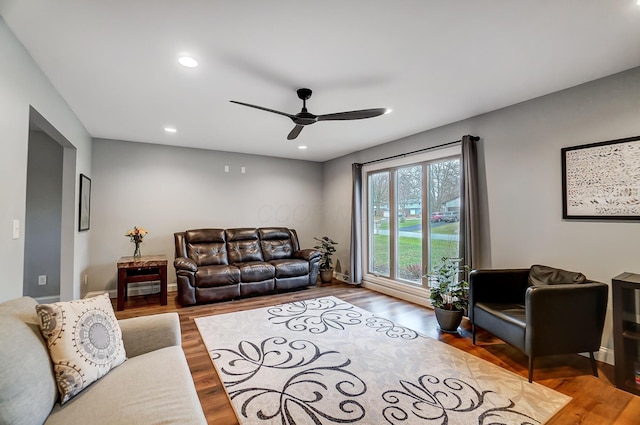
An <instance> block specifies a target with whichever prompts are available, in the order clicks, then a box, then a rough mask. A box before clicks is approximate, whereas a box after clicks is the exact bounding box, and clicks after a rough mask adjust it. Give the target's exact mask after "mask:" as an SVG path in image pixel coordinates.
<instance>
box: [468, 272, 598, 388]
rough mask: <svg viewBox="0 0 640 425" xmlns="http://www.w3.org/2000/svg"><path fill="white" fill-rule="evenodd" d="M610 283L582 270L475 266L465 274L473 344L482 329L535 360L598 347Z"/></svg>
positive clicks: (594, 371) (592, 365) (591, 353)
mask: <svg viewBox="0 0 640 425" xmlns="http://www.w3.org/2000/svg"><path fill="white" fill-rule="evenodd" d="M608 292H609V287H608V286H607V285H606V284H604V283H601V282H595V281H592V280H588V279H587V278H586V277H585V276H584V275H583V274H582V273H575V272H567V271H565V270H561V269H554V268H551V267H547V266H541V265H534V266H532V267H531V268H529V269H493V270H491V269H486V270H474V271H472V272H471V273H470V275H469V320H470V321H471V325H472V334H473V344H474V345H475V344H476V331H477V328H478V327H480V328H482V329H484V330H486V331H488V332H490V333H492V334H493V335H495V336H497V337H498V338H500V339H501V340H503V341H504V342H506V343H508V344H510V345H512V346H514V347H516V348H517V349H519V350H520V351H522V352H523V353H525V354H526V355H527V356H528V357H529V382H531V381H532V379H533V359H534V358H535V357H541V356H551V355H558V354H571V353H587V352H588V353H589V358H590V360H591V368H592V372H593V374H594V375H595V376H598V369H597V367H596V363H595V358H594V354H593V353H594V352H595V351H598V350H599V349H600V344H601V339H602V331H603V328H604V319H605V314H606V311H607V301H608Z"/></svg>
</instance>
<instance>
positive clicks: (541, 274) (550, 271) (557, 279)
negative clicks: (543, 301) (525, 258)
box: [529, 264, 587, 286]
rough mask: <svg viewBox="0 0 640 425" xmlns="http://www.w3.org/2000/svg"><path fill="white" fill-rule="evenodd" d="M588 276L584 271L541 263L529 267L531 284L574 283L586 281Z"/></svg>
mask: <svg viewBox="0 0 640 425" xmlns="http://www.w3.org/2000/svg"><path fill="white" fill-rule="evenodd" d="M586 281H587V277H586V276H585V275H583V274H582V273H577V272H570V271H567V270H562V269H556V268H553V267H549V266H542V265H539V264H536V265H533V266H531V268H530V269H529V285H531V286H537V285H562V284H572V283H585V282H586Z"/></svg>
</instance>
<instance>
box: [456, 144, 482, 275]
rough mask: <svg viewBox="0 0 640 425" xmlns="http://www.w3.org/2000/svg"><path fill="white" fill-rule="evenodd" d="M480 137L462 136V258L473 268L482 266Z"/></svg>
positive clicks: (464, 262)
mask: <svg viewBox="0 0 640 425" xmlns="http://www.w3.org/2000/svg"><path fill="white" fill-rule="evenodd" d="M478 140H479V138H478V137H474V136H469V135H467V136H464V137H462V163H461V164H460V169H461V172H462V176H461V177H462V178H461V188H460V194H461V198H460V258H462V259H463V263H462V264H466V265H468V266H469V267H471V269H472V270H473V269H476V268H478V267H480V220H479V195H478V154H477V149H476V142H477V141H478Z"/></svg>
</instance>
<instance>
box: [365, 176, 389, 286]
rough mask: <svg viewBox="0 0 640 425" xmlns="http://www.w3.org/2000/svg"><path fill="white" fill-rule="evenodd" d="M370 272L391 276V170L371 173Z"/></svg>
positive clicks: (369, 197)
mask: <svg viewBox="0 0 640 425" xmlns="http://www.w3.org/2000/svg"><path fill="white" fill-rule="evenodd" d="M368 195H369V196H368V199H369V213H368V215H369V272H370V273H375V274H379V275H382V276H389V264H390V261H391V255H390V252H391V250H390V247H389V245H390V243H389V219H390V214H389V172H388V171H384V172H380V173H375V174H369V194H368Z"/></svg>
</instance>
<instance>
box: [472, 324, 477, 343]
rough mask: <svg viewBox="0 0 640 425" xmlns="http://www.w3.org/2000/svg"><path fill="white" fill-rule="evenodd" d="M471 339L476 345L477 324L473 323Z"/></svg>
mask: <svg viewBox="0 0 640 425" xmlns="http://www.w3.org/2000/svg"><path fill="white" fill-rule="evenodd" d="M471 339H472V340H473V345H476V325H475V324H473V323H472V324H471Z"/></svg>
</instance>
